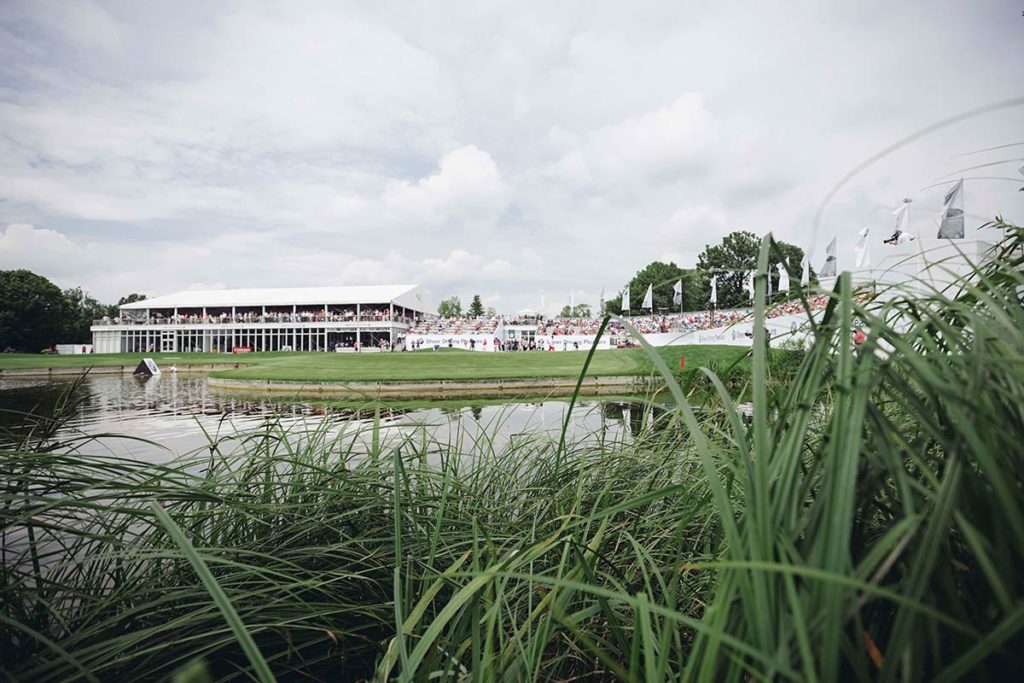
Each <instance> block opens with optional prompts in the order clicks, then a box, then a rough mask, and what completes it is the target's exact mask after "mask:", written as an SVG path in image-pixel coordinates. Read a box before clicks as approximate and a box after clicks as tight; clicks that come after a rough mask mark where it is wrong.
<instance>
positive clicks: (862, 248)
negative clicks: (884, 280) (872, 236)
mask: <svg viewBox="0 0 1024 683" xmlns="http://www.w3.org/2000/svg"><path fill="white" fill-rule="evenodd" d="M869 232H870V230H869V229H868V228H867V227H865V228H864V229H863V230H861V231H860V232H858V233H857V234H858V235H860V239H859V240H857V244H855V245H854V246H853V254H854V264H855V265H856V267H857V269H870V268H871V245H870V244H869V243H868V233H869Z"/></svg>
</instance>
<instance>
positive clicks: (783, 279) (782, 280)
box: [778, 263, 789, 292]
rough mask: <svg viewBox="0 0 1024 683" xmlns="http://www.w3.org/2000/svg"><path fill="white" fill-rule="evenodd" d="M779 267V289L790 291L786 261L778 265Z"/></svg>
mask: <svg viewBox="0 0 1024 683" xmlns="http://www.w3.org/2000/svg"><path fill="white" fill-rule="evenodd" d="M778 269H779V291H780V292H788V291H789V271H788V270H786V264H785V263H780V264H779V265H778Z"/></svg>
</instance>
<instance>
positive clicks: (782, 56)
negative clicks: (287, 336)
mask: <svg viewBox="0 0 1024 683" xmlns="http://www.w3.org/2000/svg"><path fill="white" fill-rule="evenodd" d="M940 5H941V6H940V7H938V8H936V7H932V6H925V5H921V4H919V3H918V4H915V3H903V4H899V5H893V4H892V3H883V2H881V0H867V2H866V3H861V4H860V5H858V7H857V11H856V12H854V11H851V10H848V9H844V8H842V7H839V6H830V7H827V8H821V7H818V6H817V5H814V6H812V5H809V4H807V3H783V4H782V5H781V6H774V5H773V6H764V7H753V8H751V7H742V8H741V7H737V6H733V5H730V4H728V3H725V4H722V3H718V4H714V3H711V4H705V5H702V6H700V7H694V6H693V5H692V3H689V4H687V3H678V2H668V1H667V0H656V1H655V2H652V3H649V4H647V5H645V8H644V11H643V12H636V11H634V10H633V9H632V8H630V7H628V6H626V5H623V4H622V3H618V2H611V1H610V0H598V1H596V2H592V3H585V4H579V3H554V4H552V3H536V2H529V1H528V2H525V3H523V4H522V5H521V6H517V11H516V12H514V13H509V12H508V11H507V7H504V6H502V5H500V4H493V3H487V2H484V3H468V4H467V3H456V4H451V5H450V6H447V7H445V8H444V9H442V10H440V11H439V10H438V8H437V7H436V6H434V5H426V4H424V5H407V4H404V5H397V4H393V3H369V4H367V3H355V2H345V1H342V2H334V1H329V0H299V2H298V3H297V4H288V5H285V6H278V5H276V4H266V3H250V2H245V1H242V2H233V3H230V4H223V3H197V4H193V5H189V6H188V8H187V11H182V9H181V8H180V7H179V6H177V5H173V6H172V5H167V6H163V5H160V4H159V3H157V4H153V3H114V2H104V1H101V0H83V1H81V2H74V3H58V2H54V1H53V0H8V1H7V2H3V3H0V130H3V132H4V135H2V136H0V225H4V224H14V226H20V227H14V226H12V227H8V228H6V229H5V230H3V233H2V235H3V236H2V241H0V244H2V245H3V246H2V247H0V262H2V263H3V264H4V265H3V267H31V268H33V269H34V270H37V271H38V272H41V273H43V274H47V275H49V276H51V277H53V278H54V279H55V281H59V283H60V284H61V285H62V286H74V285H82V286H84V287H86V288H87V289H90V290H92V291H93V292H94V294H96V295H98V296H103V297H106V298H107V299H108V300H116V298H117V297H119V296H121V295H123V294H125V293H127V292H131V291H139V290H146V291H152V292H167V291H173V290H176V289H181V288H183V287H185V286H188V285H189V284H200V283H214V284H217V283H223V284H226V285H227V286H231V287H238V286H255V285H267V286H286V285H296V286H298V285H318V284H331V283H338V282H347V283H357V282H393V281H410V282H422V283H423V284H424V285H425V286H426V287H428V288H429V289H433V290H435V291H436V292H437V293H438V295H439V296H447V295H449V294H458V295H460V296H462V297H464V300H468V298H467V297H470V296H471V295H472V294H473V293H474V292H483V291H490V290H492V289H494V290H498V291H500V294H501V298H500V301H501V306H502V307H503V308H505V309H506V310H511V311H514V310H517V309H520V308H523V307H525V306H530V307H534V308H535V307H536V305H537V301H538V292H540V291H541V290H546V291H548V292H549V293H550V292H556V291H557V292H563V293H564V292H568V291H569V289H570V288H572V289H576V290H578V291H587V292H600V291H601V289H602V288H605V289H606V291H608V292H610V291H612V290H614V289H616V288H618V287H620V286H621V285H622V283H623V282H625V281H626V280H627V279H628V278H629V277H630V276H631V275H632V274H633V273H635V272H636V271H637V270H638V269H639V268H641V267H643V266H644V265H645V264H647V263H648V262H650V261H651V260H654V259H656V258H659V257H666V258H667V257H672V258H673V259H675V260H677V262H679V263H680V265H684V266H685V265H692V264H693V260H695V258H696V255H697V254H698V253H699V252H700V250H701V249H702V248H703V246H704V245H705V244H707V243H708V242H712V241H717V240H718V239H720V237H721V236H722V235H723V234H725V233H727V232H728V231H730V230H733V229H740V228H742V229H749V230H752V231H754V232H764V231H766V230H768V229H771V230H773V231H774V232H775V234H776V236H777V237H779V238H781V239H785V240H787V241H791V242H794V243H797V244H808V243H810V242H812V241H814V239H815V237H817V241H818V243H819V244H824V243H825V242H827V241H828V240H829V239H830V238H831V236H832V235H836V234H840V235H841V234H846V232H847V231H848V230H850V229H853V230H854V231H855V230H856V229H859V227H860V226H862V225H865V224H872V225H873V226H874V225H876V224H881V223H883V222H884V221H886V220H888V217H889V214H888V213H887V212H886V210H887V209H888V207H891V206H895V204H896V203H897V202H898V201H899V200H900V199H901V198H902V197H904V196H914V197H917V200H918V201H917V202H916V203H915V206H917V207H919V208H918V209H917V210H916V212H917V213H916V214H915V215H916V216H918V217H919V218H916V219H915V220H920V221H921V224H922V226H924V221H925V220H926V218H927V217H926V216H925V213H926V209H927V208H928V207H932V206H934V205H935V204H936V201H937V198H938V195H939V193H940V190H938V189H929V190H921V189H920V188H923V187H925V186H927V185H929V184H931V183H932V182H934V180H935V177H936V176H937V175H943V174H946V173H953V172H956V171H958V170H959V169H961V168H963V167H965V166H968V165H971V163H974V161H975V160H976V161H977V162H978V163H984V162H987V161H997V160H999V156H998V154H996V155H979V156H977V157H972V158H971V160H970V162H966V161H964V160H963V158H961V157H957V156H956V155H958V154H960V153H962V152H967V151H971V150H975V149H979V148H983V147H991V146H995V145H999V144H1005V143H1007V142H1012V141H1014V140H1016V139H1017V135H1018V132H1019V128H1020V125H1019V119H1020V110H1019V109H1018V110H1010V111H1006V112H1002V113H1000V114H997V115H989V116H986V117H983V118H979V119H976V120H972V121H969V122H966V123H964V124H962V125H959V126H957V127H954V128H950V129H947V130H945V131H942V132H940V133H937V134H934V135H930V136H928V137H926V138H924V139H922V140H920V141H918V142H916V143H915V144H914V145H912V146H911V147H909V148H907V149H906V150H903V151H900V152H899V153H897V154H894V155H892V156H890V157H887V158H886V159H885V160H883V162H881V163H880V164H877V165H876V166H874V167H872V168H870V169H867V170H866V171H865V172H863V173H862V174H860V175H859V176H858V177H856V178H855V179H854V180H853V181H852V182H851V183H850V185H849V186H848V187H847V188H844V190H843V191H842V192H841V193H840V194H839V195H837V197H836V198H835V199H834V200H833V201H832V202H831V203H830V204H829V206H827V207H826V210H825V212H824V214H823V216H824V218H823V223H822V226H821V233H822V234H821V235H819V236H815V235H813V234H812V228H811V226H812V220H813V216H814V213H815V211H816V209H817V207H818V204H819V203H820V201H821V199H822V197H823V196H824V195H825V193H826V192H827V191H828V189H829V187H830V186H831V185H832V183H834V182H835V179H837V178H840V177H842V176H843V175H844V174H845V173H846V172H847V171H848V170H849V169H851V168H853V167H854V166H855V165H856V164H857V163H858V162H859V161H861V160H862V159H864V158H866V157H867V156H870V154H872V153H873V152H876V151H878V150H880V149H883V148H884V147H885V146H886V145H888V144H890V143H891V142H892V141H893V140H896V139H899V138H900V137H903V136H905V135H908V134H910V133H912V132H915V131H917V130H920V129H922V128H923V127H925V126H927V125H928V124H930V123H932V122H934V121H935V120H936V119H937V118H941V116H944V115H945V114H942V113H941V112H945V111H947V110H948V109H949V107H950V106H951V105H950V103H951V102H954V101H955V102H959V103H961V104H962V108H963V109H967V108H970V107H974V106H978V105H980V104H984V103H986V102H991V101H995V100H998V99H1002V98H1004V97H1006V96H1007V93H1012V92H1017V91H1018V90H1019V83H1018V81H1019V73H1017V71H1018V69H1017V64H1019V63H1020V62H1021V59H1022V58H1024V54H1022V53H1021V47H1020V41H1019V40H1017V38H1018V36H1017V35H1016V33H1015V31H1016V30H1017V29H1016V28H1015V27H1016V26H1018V24H1017V22H1016V20H1017V19H1019V17H1018V16H1017V14H1019V12H1017V13H1014V12H1013V11H1011V10H1012V8H1010V9H1009V10H1007V8H1006V7H1001V6H1000V7H996V6H992V7H989V6H983V5H982V4H979V3H973V4H972V3H954V2H952V1H951V0H941V2H940ZM907 26H913V27H914V30H913V31H912V32H909V33H908V32H907V29H906V27H907ZM982 37H983V38H984V42H985V44H986V45H987V46H989V47H988V49H986V50H983V51H977V50H976V51H969V52H966V53H965V52H960V53H954V52H951V51H949V50H948V49H947V48H948V46H949V45H952V44H959V43H962V42H963V41H964V40H968V41H969V40H972V39H980V38H982ZM951 98H952V99H951ZM1017 156H1019V155H1017ZM1017 165H1019V164H1017ZM1015 167H1016V165H1015V166H1014V167H1013V168H1015ZM968 175H969V173H968ZM992 175H996V174H995V173H993V174H992ZM968 188H969V192H968V197H969V203H970V206H969V208H968V212H969V214H973V215H976V216H979V217H985V216H991V215H993V214H995V213H1002V214H1003V215H1005V216H1006V217H1007V218H1010V219H1011V220H1018V221H1020V220H1021V205H1020V201H1019V200H1020V194H1019V193H1017V192H1016V190H1017V185H1014V184H1013V183H1008V182H1005V181H1003V182H992V183H985V182H983V181H970V180H969V181H968ZM978 222H979V223H980V222H981V218H979V221H978ZM28 224H31V225H34V226H37V227H31V226H29V225H28ZM44 226H45V227H44ZM927 229H930V228H927ZM553 297H554V295H553V294H549V299H551V298H553ZM559 298H560V299H561V298H564V294H563V295H561V296H560V297H559ZM485 303H486V302H485ZM561 303H564V302H560V303H559V306H560V305H561ZM552 305H554V304H552Z"/></svg>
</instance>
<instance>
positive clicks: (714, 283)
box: [710, 275, 718, 304]
mask: <svg viewBox="0 0 1024 683" xmlns="http://www.w3.org/2000/svg"><path fill="white" fill-rule="evenodd" d="M710 301H711V303H713V304H717V303H718V276H717V275H715V276H714V277H712V278H711V299H710Z"/></svg>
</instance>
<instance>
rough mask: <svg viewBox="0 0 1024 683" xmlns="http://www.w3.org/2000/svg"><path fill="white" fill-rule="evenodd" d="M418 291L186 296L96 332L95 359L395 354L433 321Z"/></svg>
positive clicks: (145, 306) (107, 322)
mask: <svg viewBox="0 0 1024 683" xmlns="http://www.w3.org/2000/svg"><path fill="white" fill-rule="evenodd" d="M427 311H428V306H427V302H426V297H425V294H424V292H423V290H422V289H421V288H420V286H419V285H379V286H377V285H373V286H358V287H305V288H289V289H221V290H207V291H184V292H178V293H176V294H168V295H167V296H161V297H157V298H155V299H146V300H145V301H137V302H134V303H130V304H125V305H123V306H121V307H120V314H119V316H118V317H117V318H114V319H107V318H105V319H103V320H97V321H95V324H94V325H93V326H92V328H91V329H92V336H93V346H94V348H95V351H96V353H146V352H177V353H182V352H185V353H187V352H207V353H210V352H213V353H216V352H222V353H230V352H236V353H237V352H246V351H254V352H255V351H342V350H350V351H356V350H377V349H380V348H396V347H397V346H399V345H400V344H401V343H402V341H403V340H404V337H405V334H406V332H407V331H408V329H409V325H410V324H412V323H414V322H415V321H419V320H423V319H424V318H426V317H428V313H427Z"/></svg>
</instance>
